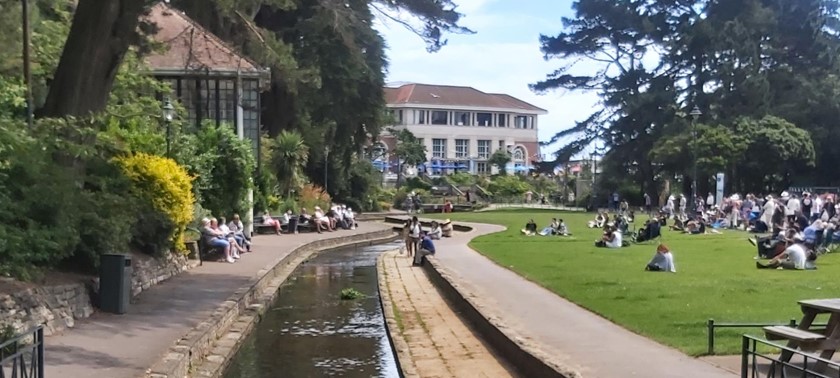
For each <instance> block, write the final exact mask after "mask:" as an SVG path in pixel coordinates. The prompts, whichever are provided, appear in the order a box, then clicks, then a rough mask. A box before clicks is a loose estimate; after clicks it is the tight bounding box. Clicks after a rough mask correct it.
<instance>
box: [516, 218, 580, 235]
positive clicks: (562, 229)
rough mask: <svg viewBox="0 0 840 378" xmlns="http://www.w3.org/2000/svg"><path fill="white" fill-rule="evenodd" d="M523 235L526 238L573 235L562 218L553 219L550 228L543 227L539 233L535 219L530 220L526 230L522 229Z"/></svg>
mask: <svg viewBox="0 0 840 378" xmlns="http://www.w3.org/2000/svg"><path fill="white" fill-rule="evenodd" d="M522 234H523V235H526V236H534V235H540V236H551V235H557V236H571V235H572V233H571V232H569V227H568V226H566V222H564V221H563V219H562V218H560V219H558V218H551V223H550V224H549V225H548V226H545V227H543V229H542V230H541V231H539V232H537V223H536V222H534V220H533V219H531V220H529V221H528V223H526V224H525V228H523V229H522Z"/></svg>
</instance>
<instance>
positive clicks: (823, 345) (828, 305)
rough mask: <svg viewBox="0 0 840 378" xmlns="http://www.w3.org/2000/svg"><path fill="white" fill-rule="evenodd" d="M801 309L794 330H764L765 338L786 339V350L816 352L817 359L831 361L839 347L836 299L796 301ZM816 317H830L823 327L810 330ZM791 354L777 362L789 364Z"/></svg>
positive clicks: (839, 307)
mask: <svg viewBox="0 0 840 378" xmlns="http://www.w3.org/2000/svg"><path fill="white" fill-rule="evenodd" d="M799 306H800V307H801V308H802V314H803V316H802V322H800V323H799V325H798V326H797V328H796V329H793V328H791V327H784V326H782V327H766V328H765V331H766V332H767V333H768V334H774V335H776V336H780V337H782V338H785V339H788V340H789V341H788V347H789V348H792V349H796V348H799V349H801V350H803V351H806V350H807V351H819V352H820V358H821V359H823V360H831V358H832V357H833V356H834V353H835V352H836V351H837V348H838V346H840V298H834V299H810V300H803V301H799ZM820 314H830V315H829V319H828V323H826V327H825V328H824V329H822V328H813V327H812V325H813V324H814V320H815V319H816V318H817V316H818V315H820ZM791 357H793V353H792V352H790V351H783V352H782V354H781V356H780V359H781V360H782V361H783V362H789V361H790V359H791ZM817 367H818V370H821V369H824V368H825V363H823V362H820V363H818V366H817Z"/></svg>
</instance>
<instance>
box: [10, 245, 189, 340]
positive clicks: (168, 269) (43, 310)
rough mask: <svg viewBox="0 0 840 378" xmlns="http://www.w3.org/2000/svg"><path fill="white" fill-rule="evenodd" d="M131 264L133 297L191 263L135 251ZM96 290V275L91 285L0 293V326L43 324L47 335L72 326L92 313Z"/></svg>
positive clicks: (18, 330) (16, 327)
mask: <svg viewBox="0 0 840 378" xmlns="http://www.w3.org/2000/svg"><path fill="white" fill-rule="evenodd" d="M131 264H132V276H131V295H132V297H134V296H137V295H138V294H140V293H141V292H142V291H143V290H146V289H148V288H150V287H152V286H154V285H157V284H158V283H160V282H163V281H165V280H167V279H169V278H171V277H173V276H175V275H177V274H179V273H181V272H183V271H185V270H187V269H189V268H190V267H191V266H192V265H191V264H190V261H189V260H187V258H186V257H185V256H183V255H170V256H168V257H165V258H160V259H156V258H153V257H150V256H146V255H141V254H134V255H132V261H131ZM98 291H99V278H98V277H97V278H93V279H92V280H91V285H86V284H85V283H82V282H79V283H75V284H67V285H57V286H43V287H35V288H29V289H23V290H19V291H17V292H15V293H14V294H0V328H3V327H5V326H11V327H12V328H14V330H15V333H22V332H25V331H26V330H28V329H30V328H32V327H35V326H37V325H39V324H43V325H44V333H45V334H46V335H47V336H49V335H51V334H53V333H56V332H61V331H63V330H64V329H66V328H73V326H74V325H75V323H76V320H78V319H84V318H87V317H89V316H90V315H91V314H92V313H93V306H92V300H91V297H92V294H93V295H95V293H97V292H98Z"/></svg>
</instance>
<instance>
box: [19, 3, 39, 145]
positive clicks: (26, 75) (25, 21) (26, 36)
mask: <svg viewBox="0 0 840 378" xmlns="http://www.w3.org/2000/svg"><path fill="white" fill-rule="evenodd" d="M20 8H21V12H20V13H21V24H22V25H21V26H22V29H23V82H24V84H25V85H26V124H27V126H29V128H30V129H31V128H32V119H33V115H32V114H33V111H34V107H35V101H34V100H33V99H32V69H31V62H30V59H29V45H30V41H29V40H30V32H29V0H20Z"/></svg>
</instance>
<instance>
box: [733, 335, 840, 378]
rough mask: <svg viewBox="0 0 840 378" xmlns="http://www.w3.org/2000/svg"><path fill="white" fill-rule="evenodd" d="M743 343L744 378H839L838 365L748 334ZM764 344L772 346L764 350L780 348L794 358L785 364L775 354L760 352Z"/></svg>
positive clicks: (742, 367)
mask: <svg viewBox="0 0 840 378" xmlns="http://www.w3.org/2000/svg"><path fill="white" fill-rule="evenodd" d="M741 340H742V341H741V378H759V377H767V378H775V377H780V378H832V377H833V378H840V363H838V362H835V361H830V360H826V359H823V358H820V357H817V356H813V355H810V354H808V353H804V352H802V351H801V350H798V349H794V348H788V347H786V346H784V345H780V344H776V343H773V342H770V341H767V340H762V339H759V338H757V337H753V336H749V335H744V336H742V339H741ZM762 345H763V346H766V347H769V348H765V347H762V349H765V350H766V349H770V348H773V349H778V350H781V351H782V352H783V353H784V354H790V355H791V356H792V357H791V358H790V359H788V360H787V361H782V360H781V359H780V358H779V357H777V355H776V354H775V352H774V353H773V354H769V353H762V352H759V350H758V349H759V347H760V346H762ZM829 371H830V373H829Z"/></svg>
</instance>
